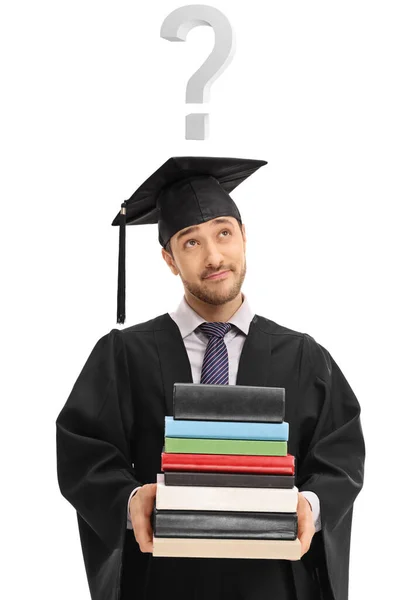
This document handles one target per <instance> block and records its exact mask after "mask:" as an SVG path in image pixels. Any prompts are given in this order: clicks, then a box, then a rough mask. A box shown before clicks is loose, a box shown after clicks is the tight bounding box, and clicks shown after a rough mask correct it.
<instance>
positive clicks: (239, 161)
mask: <svg viewBox="0 0 403 600" xmlns="http://www.w3.org/2000/svg"><path fill="white" fill-rule="evenodd" d="M266 164H267V161H265V160H255V159H246V158H223V157H220V156H213V157H211V156H175V157H171V158H169V159H168V160H167V161H166V162H165V163H164V164H163V165H162V166H161V167H159V168H158V169H157V170H156V171H155V172H154V173H153V174H152V175H151V176H150V177H149V178H148V179H146V180H145V181H144V182H143V183H142V184H141V185H140V187H139V188H138V189H137V190H136V191H135V192H134V193H133V194H132V196H130V198H129V199H128V200H125V201H124V202H122V204H121V210H120V212H119V213H118V214H117V215H116V217H115V218H114V220H113V221H112V225H119V228H120V229H119V269H118V295H117V303H118V307H117V322H118V323H124V322H125V316H126V315H125V288H126V275H125V262H126V256H125V253H126V252H125V245H126V225H145V224H149V223H158V241H159V243H160V244H161V246H162V247H163V248H165V246H166V245H167V243H168V241H169V240H170V238H171V237H172V236H173V235H175V233H177V232H178V231H180V230H181V229H184V228H185V227H189V226H190V225H198V224H200V223H204V222H205V221H209V220H211V219H215V218H216V217H219V216H232V217H235V219H237V220H238V221H239V222H240V223H242V220H241V215H240V213H239V210H238V208H237V206H236V204H235V202H234V201H233V200H232V198H231V196H230V195H229V192H231V191H232V190H233V189H234V188H236V186H237V185H239V184H240V183H242V181H244V180H245V179H246V178H247V177H249V175H252V173H254V172H255V171H256V170H257V169H258V168H259V167H261V166H263V165H266Z"/></svg>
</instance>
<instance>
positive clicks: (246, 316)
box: [127, 292, 321, 531]
mask: <svg viewBox="0 0 403 600" xmlns="http://www.w3.org/2000/svg"><path fill="white" fill-rule="evenodd" d="M242 297H243V302H242V304H241V306H240V307H239V308H238V310H237V311H236V313H234V314H233V315H232V317H231V318H230V319H228V321H229V322H230V323H232V324H233V325H235V327H232V328H231V329H230V330H229V332H228V333H226V334H225V337H224V338H223V339H224V342H225V344H226V346H227V350H228V361H229V380H228V383H229V384H231V385H234V384H235V383H236V377H237V373H238V365H239V359H240V356H241V351H242V348H243V345H244V342H245V340H246V336H247V335H248V332H249V326H250V323H251V321H252V319H253V317H254V314H255V313H254V312H252V310H251V308H250V306H249V302H248V300H247V298H246V295H245V294H244V293H243V292H242ZM169 316H170V317H172V319H173V320H174V321H175V323H176V324H177V325H178V328H179V330H180V333H181V336H182V338H183V342H184V344H185V347H186V350H187V353H188V356H189V362H190V366H191V369H192V377H193V383H199V382H200V379H201V369H202V365H203V359H204V354H205V352H206V347H207V343H208V340H209V338H208V336H207V335H205V334H204V333H202V332H201V331H200V329H197V328H198V327H199V325H201V324H202V323H204V322H205V319H203V318H202V317H201V316H200V315H199V314H198V313H197V312H195V311H194V310H193V308H192V307H191V306H190V305H189V304H188V303H187V301H186V298H185V296H183V297H182V300H181V302H180V304H179V306H178V308H177V309H176V311H175V312H171V313H169ZM140 487H141V486H138V487H136V488H135V489H134V490H133V491H132V492H131V494H130V496H129V500H128V503H127V528H128V529H133V526H132V522H131V518H130V513H129V506H130V500H131V499H132V497H133V495H134V494H135V493H136V491H137V490H138V489H139V488H140ZM301 494H303V495H304V496H305V498H306V499H307V500H308V502H309V504H310V505H311V508H312V516H313V519H314V524H315V531H319V530H320V529H321V521H320V502H319V498H318V496H317V494H315V492H310V491H303V492H301Z"/></svg>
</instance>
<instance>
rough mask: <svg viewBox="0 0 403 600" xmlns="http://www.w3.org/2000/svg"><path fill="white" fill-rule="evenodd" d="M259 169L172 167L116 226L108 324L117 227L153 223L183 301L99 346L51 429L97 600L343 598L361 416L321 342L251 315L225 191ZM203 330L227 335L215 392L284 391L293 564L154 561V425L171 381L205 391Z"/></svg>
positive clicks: (234, 164) (157, 463) (131, 203)
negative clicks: (298, 549)
mask: <svg viewBox="0 0 403 600" xmlns="http://www.w3.org/2000/svg"><path fill="white" fill-rule="evenodd" d="M264 164H266V163H265V161H258V160H252V159H237V158H220V157H175V158H171V159H169V160H168V161H166V163H164V164H163V165H162V167H160V168H159V169H158V170H157V171H156V172H155V173H153V175H151V177H149V178H148V179H147V180H146V181H145V182H144V183H143V184H142V185H141V186H140V188H139V189H138V190H137V191H136V192H135V193H134V194H133V196H132V197H131V198H130V199H129V200H128V201H126V202H124V203H123V205H122V210H121V212H120V213H119V215H118V216H117V217H116V218H115V220H114V221H113V223H112V224H113V225H120V246H119V249H120V250H119V279H118V322H120V323H123V322H124V318H125V308H124V286H125V284H124V280H125V276H124V268H125V257H124V242H125V225H126V224H145V223H156V222H158V228H159V242H160V244H161V246H162V251H161V252H162V257H163V258H164V260H165V262H166V264H167V265H168V267H169V268H170V270H171V271H172V273H173V274H174V275H179V276H180V278H181V281H182V284H183V287H184V296H183V298H182V300H181V303H180V305H179V307H178V309H177V311H175V312H173V313H165V314H163V315H159V316H157V317H155V318H154V319H151V320H149V321H147V322H144V323H138V324H136V325H133V326H131V327H126V328H123V329H121V330H118V329H112V330H111V331H110V332H109V333H108V334H106V335H104V336H103V337H102V338H101V339H100V340H98V342H97V343H96V345H95V347H94V348H93V350H92V352H91V354H90V356H89V358H88V360H87V362H86V364H85V365H84V367H83V369H82V371H81V373H80V375H79V377H78V379H77V381H76V383H75V385H74V387H73V389H72V391H71V393H70V396H69V398H68V399H67V402H66V404H65V406H64V407H63V409H62V410H61V412H60V414H59V416H58V418H57V421H56V425H57V458H58V481H59V485H60V489H61V492H62V494H63V495H64V496H65V497H66V498H67V500H69V502H70V503H71V504H72V505H73V506H74V507H75V509H76V511H77V519H78V526H79V532H80V539H81V544H82V549H83V555H84V561H85V567H86V572H87V577H88V583H89V587H90V592H91V597H92V598H93V600H129V599H131V600H135V599H142V600H154V599H157V598H162V597H163V596H166V595H168V596H170V597H171V596H172V597H175V598H176V599H178V598H179V599H182V598H183V599H184V598H198V599H200V600H201V599H207V598H209V599H211V598H216V599H217V600H219V599H220V600H223V599H224V600H229V599H230V598H231V600H233V599H239V600H241V599H243V600H260V599H263V598H265V599H269V598H273V599H275V600H315V599H318V600H319V599H322V600H347V598H348V571H349V548H350V536H351V522H352V513H353V503H354V500H355V498H356V496H357V494H358V493H359V491H360V490H361V488H362V485H363V476H364V459H365V445H364V439H363V434H362V429H361V423H360V406H359V403H358V400H357V398H356V396H355V395H354V393H353V391H352V389H351V387H350V386H349V384H348V382H347V380H346V379H345V377H344V376H343V374H342V372H341V370H340V368H339V366H338V365H337V364H336V362H335V360H334V359H333V357H332V356H331V355H330V353H329V352H328V351H327V350H326V349H325V348H324V347H323V346H321V345H320V344H319V343H317V342H316V341H315V339H314V338H313V337H311V336H310V335H308V334H306V333H301V332H298V331H294V330H292V329H289V328H287V327H284V326H282V325H279V324H277V323H275V322H274V321H271V320H269V319H268V318H266V317H263V316H260V315H256V314H254V313H253V311H252V309H251V307H250V305H249V302H248V298H247V297H246V295H245V294H244V293H243V292H242V291H241V288H242V284H243V281H244V278H245V274H246V258H245V251H246V231H245V225H244V224H243V223H242V220H241V216H240V213H239V210H238V208H237V207H236V205H235V203H234V202H233V200H232V198H231V197H230V196H229V191H231V190H232V189H234V188H235V187H236V186H237V185H239V184H240V183H241V182H242V181H243V180H244V179H246V178H247V177H248V176H249V175H251V174H252V173H253V172H255V171H256V169H258V168H259V167H260V166H262V165H264ZM262 266H264V265H262ZM218 274H220V276H219V277H217V276H216V275H218ZM264 276H265V278H267V281H268V284H270V274H269V273H267V272H265V273H264ZM203 323H219V324H220V325H222V324H224V323H228V328H229V330H228V331H227V332H226V333H225V335H224V336H223V337H222V340H223V342H224V343H223V345H222V350H223V351H222V353H221V355H220V361H222V366H220V368H221V369H223V372H225V373H226V376H225V377H220V378H219V379H218V381H217V382H219V383H223V384H237V385H255V386H273V387H284V388H285V398H286V403H285V417H284V420H285V421H286V422H288V423H289V441H288V452H289V453H290V454H292V455H294V456H295V460H296V471H295V485H296V486H297V487H298V490H299V493H298V507H297V513H298V537H299V539H300V541H301V546H302V556H301V559H300V560H298V561H286V560H258V559H243V560H242V559H206V558H172V557H153V555H152V526H151V520H150V519H151V513H152V508H153V504H154V499H155V494H156V483H155V482H156V474H157V473H158V472H161V451H162V447H163V444H164V418H165V416H166V415H172V412H173V411H172V408H173V398H172V394H173V384H174V383H175V382H188V383H199V382H203V379H202V378H203V367H204V366H205V362H204V359H205V357H206V352H205V351H206V348H207V346H208V343H209V336H208V335H207V334H206V333H203V327H201V326H202V325H203ZM210 382H211V380H210Z"/></svg>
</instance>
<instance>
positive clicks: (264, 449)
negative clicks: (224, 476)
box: [165, 437, 287, 456]
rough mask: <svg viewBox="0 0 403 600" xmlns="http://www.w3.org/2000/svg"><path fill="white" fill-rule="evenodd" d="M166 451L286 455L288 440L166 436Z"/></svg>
mask: <svg viewBox="0 0 403 600" xmlns="http://www.w3.org/2000/svg"><path fill="white" fill-rule="evenodd" d="M165 452H166V453H169V452H176V453H185V454H193V453H196V454H243V455H251V454H252V455H264V456H268V455H270V456H286V454H287V442H284V441H283V442H278V441H274V442H272V441H271V440H219V439H210V438H207V439H206V438H177V437H166V438H165Z"/></svg>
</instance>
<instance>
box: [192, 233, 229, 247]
mask: <svg viewBox="0 0 403 600" xmlns="http://www.w3.org/2000/svg"><path fill="white" fill-rule="evenodd" d="M224 231H226V232H227V233H229V234H230V235H232V233H231V231H230V230H229V229H222V230H221V231H220V233H223V232H224ZM224 237H227V236H224ZM195 241H196V240H187V241H186V242H185V247H186V245H187V244H189V242H195Z"/></svg>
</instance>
